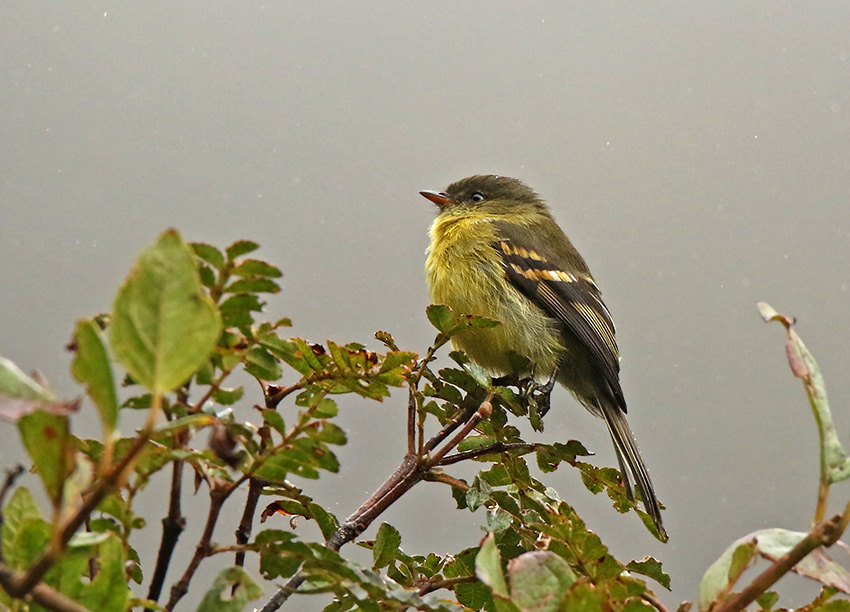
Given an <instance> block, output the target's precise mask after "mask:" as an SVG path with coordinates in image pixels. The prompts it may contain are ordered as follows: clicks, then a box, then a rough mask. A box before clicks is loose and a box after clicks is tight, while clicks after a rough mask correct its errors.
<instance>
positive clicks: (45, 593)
mask: <svg viewBox="0 0 850 612" xmlns="http://www.w3.org/2000/svg"><path fill="white" fill-rule="evenodd" d="M26 580H27V576H26V574H24V573H23V572H16V571H14V570H13V569H12V568H10V567H8V566H6V565H3V564H0V585H2V586H3V588H4V589H5V590H6V592H7V593H9V594H10V595H12V593H13V592H20V591H21V590H22V589H23V587H24V584H25V583H26ZM26 592H27V594H28V595H29V598H30V599H32V601H34V602H35V603H37V604H38V605H40V606H42V607H43V608H47V609H48V610H52V611H53V612H91V610H89V609H88V608H86V607H84V606H81V605H80V604H78V603H77V602H76V601H74V600H73V599H71V598H70V597H68V596H67V595H63V594H62V593H60V592H59V591H56V590H55V589H53V588H51V587H49V586H47V585H46V584H44V583H40V584H36V585H35V586H34V587H32V588H29V589H27V591H26ZM12 597H18V596H16V595H12Z"/></svg>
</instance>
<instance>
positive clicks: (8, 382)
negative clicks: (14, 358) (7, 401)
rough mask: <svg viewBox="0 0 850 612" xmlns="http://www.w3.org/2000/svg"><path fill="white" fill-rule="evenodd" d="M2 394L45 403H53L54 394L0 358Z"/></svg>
mask: <svg viewBox="0 0 850 612" xmlns="http://www.w3.org/2000/svg"><path fill="white" fill-rule="evenodd" d="M0 393H2V394H3V395H8V396H11V397H19V398H25V399H30V400H37V401H43V402H50V401H53V394H52V393H51V392H50V391H48V390H47V389H45V388H44V387H42V386H41V385H40V384H38V383H37V382H35V381H34V380H33V379H32V378H30V377H29V376H27V375H26V374H24V373H23V372H22V371H21V369H20V368H19V367H18V366H16V365H15V364H14V363H12V362H11V361H9V360H8V359H5V358H3V357H0Z"/></svg>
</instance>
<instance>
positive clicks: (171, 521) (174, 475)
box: [145, 460, 186, 612]
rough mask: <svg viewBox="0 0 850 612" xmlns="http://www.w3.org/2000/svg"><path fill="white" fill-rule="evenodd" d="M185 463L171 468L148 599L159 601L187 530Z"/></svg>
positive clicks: (147, 611) (149, 609)
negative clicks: (183, 495) (183, 498)
mask: <svg viewBox="0 0 850 612" xmlns="http://www.w3.org/2000/svg"><path fill="white" fill-rule="evenodd" d="M182 483H183V461H180V460H175V461H174V463H173V464H172V466H171V494H170V497H169V501H168V514H167V515H166V516H165V517H164V518H163V519H162V540H161V541H160V544H159V552H158V554H157V556H156V566H155V568H154V572H153V578H152V579H151V585H150V588H149V589H148V599H149V600H150V601H159V596H160V594H161V593H162V585H163V584H165V576H166V574H167V573H168V566H169V564H170V563H171V555H172V554H173V553H174V548H175V547H176V546H177V540H178V539H179V538H180V534H181V533H183V529H185V528H186V517H184V516H183V515H182V510H181V507H180V496H181V493H182V490H183V484H182ZM145 612H153V608H145Z"/></svg>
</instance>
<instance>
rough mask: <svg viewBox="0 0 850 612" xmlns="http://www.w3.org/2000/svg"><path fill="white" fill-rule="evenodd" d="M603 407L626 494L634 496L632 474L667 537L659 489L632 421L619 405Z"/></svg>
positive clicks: (644, 502)
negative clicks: (635, 433) (640, 449)
mask: <svg viewBox="0 0 850 612" xmlns="http://www.w3.org/2000/svg"><path fill="white" fill-rule="evenodd" d="M600 408H601V410H600V412H602V416H603V418H604V419H605V422H606V423H607V424H608V431H609V432H610V433H611V439H612V440H613V441H614V450H616V451H617V461H619V463H620V472H621V473H622V474H623V481H624V482H625V485H626V493H627V494H628V496H629V499H634V495H633V493H632V487H631V484H630V483H629V475H631V477H632V478H634V481H635V486H636V487H637V490H638V492H640V496H641V499H643V506H644V508H645V509H646V513H647V514H649V516H650V517H651V518H652V521H653V522H654V523H655V526H656V527H657V528H658V533H659V534H661V537H662V538H663V539H664V540H666V539H667V532H666V531H665V530H664V525H663V524H662V522H661V508H660V507H659V506H658V498H657V497H655V489H653V488H652V481H651V480H650V479H649V472H648V471H647V469H646V464H644V462H643V457H641V456H640V451H639V450H638V447H637V442H635V436H634V434H633V433H632V430H631V428H630V427H629V423H628V421H626V415H625V413H624V412H623V411H622V410H621V409H620V408H619V407H618V406H615V405H610V404H607V405H606V404H603V405H602V406H600Z"/></svg>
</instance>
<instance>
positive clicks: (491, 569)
mask: <svg viewBox="0 0 850 612" xmlns="http://www.w3.org/2000/svg"><path fill="white" fill-rule="evenodd" d="M475 574H476V575H477V576H478V578H479V579H480V580H481V582H483V583H484V584H486V585H487V586H488V587H490V589H491V590H492V591H493V594H494V595H497V596H501V597H504V598H507V597H508V585H507V583H506V582H505V575H504V574H503V573H502V559H501V557H500V556H499V549H498V548H497V547H496V538H495V536H494V535H493V534H492V533H488V534H487V536H486V537H485V538H484V540H482V542H481V547H480V550H479V551H478V555H476V557H475Z"/></svg>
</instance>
